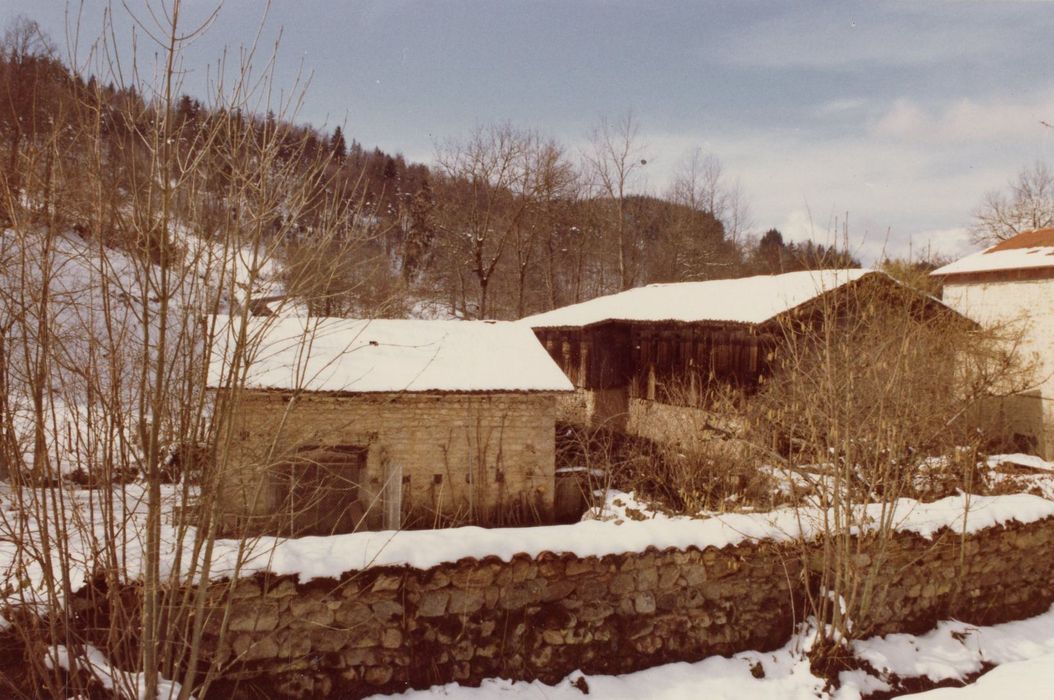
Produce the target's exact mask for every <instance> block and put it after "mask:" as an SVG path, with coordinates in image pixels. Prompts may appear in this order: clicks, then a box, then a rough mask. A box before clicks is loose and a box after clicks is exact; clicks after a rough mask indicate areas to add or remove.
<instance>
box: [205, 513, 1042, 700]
mask: <svg viewBox="0 0 1054 700" xmlns="http://www.w3.org/2000/svg"><path fill="white" fill-rule="evenodd" d="M865 544H866V546H864V547H862V548H861V551H860V554H859V555H858V556H857V557H856V558H855V560H854V562H855V564H856V565H858V567H859V570H860V572H862V573H866V572H868V571H875V572H877V576H876V577H875V579H874V580H873V581H872V583H873V584H874V591H875V595H874V602H873V604H872V605H871V606H869V609H870V614H869V617H868V618H867V619H866V620H860V621H859V624H861V625H864V626H865V627H866V629H868V630H870V631H871V633H886V632H892V631H921V630H924V629H928V628H930V627H932V626H933V623H934V622H936V621H937V620H940V619H945V618H948V617H956V618H958V619H962V620H966V621H970V622H975V623H978V624H990V623H994V622H998V621H1004V620H1010V619H1017V618H1021V617H1027V616H1029V615H1032V614H1037V613H1039V612H1041V611H1043V610H1046V609H1047V608H1048V607H1049V606H1050V604H1051V603H1052V602H1054V556H1051V555H1052V554H1054V519H1048V520H1045V521H1040V522H1036V523H1032V524H1029V525H1019V524H1011V525H1010V526H1007V527H994V528H990V529H987V530H984V531H982V532H980V533H978V534H976V535H971V536H969V537H967V538H965V540H964V539H962V538H961V537H960V535H959V534H957V533H953V532H950V531H943V532H942V533H940V534H939V535H938V536H937V537H935V538H934V539H933V540H928V539H924V538H921V537H918V536H916V535H912V534H899V535H897V536H896V537H895V538H894V539H893V540H892V541H891V542H888V543H886V546H882V547H879V545H878V543H877V542H875V543H865ZM876 564H877V565H876ZM820 567H821V559H820V554H819V550H818V549H816V548H814V549H811V550H808V551H804V552H803V550H802V549H801V548H800V547H799V546H796V545H794V544H776V543H771V542H761V543H744V544H741V545H739V546H734V547H726V548H724V549H720V550H719V549H715V548H707V549H705V550H702V551H700V550H698V549H688V550H683V551H682V550H666V551H657V550H654V549H653V550H649V551H645V552H643V553H626V554H620V555H611V556H605V557H599V558H598V557H584V558H580V557H576V556H572V555H555V554H551V553H543V554H541V555H539V556H537V557H529V556H526V555H520V556H517V557H515V558H513V559H512V561H509V562H504V561H501V560H499V559H497V558H494V557H491V558H484V559H482V560H476V559H465V560H462V561H459V562H456V563H450V564H443V565H440V566H436V567H434V568H431V569H428V570H417V569H412V568H382V569H367V570H365V571H360V572H348V573H346V574H344V575H343V576H342V577H341V579H340V580H331V579H328V580H314V581H311V582H308V583H303V584H301V583H297V581H296V579H295V578H292V577H279V576H270V575H258V576H256V577H254V578H249V579H243V580H240V581H238V582H236V584H235V586H234V588H233V589H230V587H229V586H217V588H216V590H215V593H216V595H215V596H214V603H215V608H214V609H213V615H212V617H210V619H209V621H208V624H207V633H208V644H207V645H206V646H208V648H209V650H210V652H209V653H210V655H211V657H212V659H213V660H214V661H216V662H219V663H220V664H221V665H223V666H224V667H226V668H227V669H228V670H227V671H225V672H224V674H223V676H224V679H225V680H224V682H225V683H232V684H233V683H235V682H238V681H244V680H247V679H253V680H254V683H252V684H251V685H252V687H255V688H257V689H258V688H260V687H263V686H266V687H267V688H268V689H269V691H270V692H273V693H275V694H277V695H288V696H300V697H315V696H324V695H332V696H339V697H360V696H363V695H367V694H370V693H373V692H378V691H393V690H398V689H405V688H407V687H416V688H421V687H428V686H430V685H434V684H440V683H448V682H451V681H459V682H463V683H474V682H478V681H479V680H480V679H482V678H486V677H494V676H500V677H505V678H512V679H541V680H543V681H547V682H554V681H557V680H559V679H561V678H563V677H564V676H566V675H567V674H568V673H570V672H572V671H574V670H575V669H582V670H583V671H585V672H587V673H625V672H629V671H633V670H637V669H641V668H646V667H649V666H654V665H656V664H661V663H667V662H672V661H691V660H697V659H701V658H703V657H706V656H710V655H714V654H722V655H728V654H733V653H735V652H738V651H743V650H747V649H759V650H766V649H773V648H776V647H779V646H781V645H782V644H784V643H785V642H786V641H787V640H788V638H789V637H790V635H791V633H792V630H793V627H794V625H795V623H796V622H800V621H802V619H803V617H804V616H805V615H807V613H808V610H807V607H806V602H805V601H806V591H807V590H808V589H809V587H810V586H812V585H813V584H812V583H811V582H813V581H815V576H814V575H813V574H815V572H816V571H818V570H819V569H820ZM229 591H232V592H230V593H229ZM227 595H232V596H233V605H232V607H231V608H230V610H229V613H230V615H229V631H228V633H227V634H226V635H225V638H224V640H223V642H222V644H217V641H218V640H217V633H218V631H219V629H220V620H221V618H222V614H223V611H224V605H223V601H224V600H225V599H226V596H227Z"/></svg>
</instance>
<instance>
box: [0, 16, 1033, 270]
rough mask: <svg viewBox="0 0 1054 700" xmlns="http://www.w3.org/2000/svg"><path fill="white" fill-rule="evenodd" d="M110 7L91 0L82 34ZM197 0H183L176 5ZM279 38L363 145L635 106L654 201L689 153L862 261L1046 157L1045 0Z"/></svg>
mask: <svg viewBox="0 0 1054 700" xmlns="http://www.w3.org/2000/svg"><path fill="white" fill-rule="evenodd" d="M126 3H127V4H128V6H129V7H130V8H132V9H133V10H136V11H138V12H141V13H142V12H144V10H143V8H144V7H145V6H146V5H145V2H144V0H126ZM104 4H105V3H103V2H101V0H85V3H84V9H83V20H82V26H83V27H84V32H83V33H84V34H89V33H91V32H93V31H95V30H96V29H97V27H98V26H99V25H100V22H101V19H100V18H101V10H100V7H101V6H103V5H104ZM213 6H214V0H187V10H188V13H189V14H190V15H192V16H198V17H200V16H202V15H203V14H205V13H207V11H208V10H209V9H210V8H212V7H213ZM117 7H118V8H120V7H121V5H120V3H117ZM263 8H264V3H263V2H256V1H252V0H228V1H227V2H226V3H224V4H223V6H222V8H221V9H220V12H219V15H218V17H217V19H216V21H215V23H214V25H213V26H212V28H211V30H210V31H209V33H207V34H206V35H204V36H203V37H202V38H200V39H198V40H196V42H195V43H194V44H193V45H192V47H191V49H190V52H189V53H188V55H187V58H186V62H185V68H186V69H187V70H188V71H189V73H188V77H187V86H188V90H190V91H194V90H195V89H197V88H196V87H195V86H199V85H201V84H203V82H204V80H205V75H206V71H205V66H206V65H208V64H209V63H210V62H214V61H215V60H216V58H217V57H218V56H219V55H220V52H221V50H222V48H223V46H224V45H228V46H230V47H233V48H236V47H238V46H240V45H245V44H248V43H250V42H251V41H252V40H253V37H254V36H255V35H256V34H257V31H258V30H260V29H261V16H262V10H263ZM120 12H123V10H121V11H120ZM16 14H23V15H26V16H29V17H31V18H34V19H36V20H37V21H38V22H40V23H41V25H42V26H44V28H45V29H46V30H47V31H49V32H50V33H51V34H52V36H53V37H55V38H56V39H57V43H59V44H63V43H64V37H65V35H66V24H67V23H66V15H67V10H66V6H65V4H64V3H63V2H62V1H61V0H44V1H42V0H5V2H4V3H3V6H2V7H0V20H3V21H4V23H5V24H6V23H7V21H8V20H9V19H10V18H11V17H12V16H14V15H16ZM144 16H145V15H144ZM192 19H193V17H192ZM126 26H127V25H126V24H119V27H121V29H119V31H118V35H119V41H124V42H126V43H130V39H129V38H128V37H130V33H128V32H127V31H125V27H126ZM279 33H280V34H281V42H280V49H279V54H278V70H277V75H278V81H277V82H278V85H279V86H282V87H285V88H286V89H287V90H288V88H289V86H291V85H292V84H293V81H294V79H295V77H296V75H297V72H298V71H299V70H301V69H303V70H304V71H305V72H306V73H307V74H310V75H311V83H310V87H309V89H308V92H307V97H306V100H305V102H304V104H303V107H302V109H301V111H300V119H301V120H302V121H310V122H312V123H314V124H316V125H322V124H326V125H328V126H329V127H330V128H331V127H332V126H333V125H336V124H342V125H345V128H346V130H347V132H348V134H349V135H350V136H351V137H354V138H356V139H357V140H358V141H360V142H361V143H363V144H364V145H366V146H367V147H370V146H373V145H377V146H380V147H381V148H383V149H385V150H389V151H398V152H402V153H403V154H405V155H406V156H407V157H408V158H410V159H412V160H422V161H428V160H430V159H431V157H432V153H433V149H434V145H435V144H436V143H437V142H441V141H442V140H444V139H446V138H449V137H456V136H458V135H462V134H464V133H466V132H467V131H468V130H470V129H471V128H472V127H473V126H475V125H477V124H485V123H489V122H493V121H504V120H510V121H512V122H514V123H516V124H517V125H521V126H524V127H532V128H536V129H539V130H540V131H542V132H544V133H547V134H549V135H552V136H554V137H556V138H558V139H559V140H561V141H563V142H564V143H565V144H567V145H568V146H569V147H571V148H580V147H583V146H584V144H585V142H586V141H587V138H588V133H589V130H590V128H591V125H593V124H595V123H596V122H597V121H598V120H599V119H600V118H601V117H602V116H605V115H607V116H608V117H612V118H617V117H618V116H620V115H622V114H625V113H626V111H627V110H632V111H633V113H634V114H635V116H636V117H637V119H638V120H639V122H640V124H641V135H642V140H643V141H644V143H645V144H646V151H647V159H648V164H647V166H646V168H645V173H646V175H647V181H646V183H645V184H644V186H645V187H646V188H648V189H649V190H650V191H652V192H661V191H662V190H663V189H664V187H665V186H666V183H667V182H668V181H669V178H670V176H671V174H672V173H673V172H674V171H675V169H676V167H677V164H678V162H679V161H680V160H681V159H682V158H683V157H684V155H685V153H687V152H689V151H690V150H692V149H694V148H698V147H701V148H703V149H704V150H706V151H708V152H711V153H713V154H715V155H716V156H718V157H719V158H720V159H721V161H722V162H723V163H724V166H725V169H726V171H727V172H728V173H729V174H731V175H732V176H734V177H737V178H738V179H739V181H740V183H741V186H742V188H743V190H744V191H745V193H746V196H747V200H748V203H749V205H750V209H751V220H752V222H753V225H754V228H755V229H756V230H758V231H763V230H765V229H767V228H769V227H772V226H775V227H777V228H779V229H780V230H781V231H783V233H784V235H785V236H786V237H787V238H790V239H803V238H810V237H811V238H814V239H816V240H820V241H825V242H829V241H830V240H831V235H832V233H831V232H832V230H833V229H834V226H835V220H836V218H837V220H838V222H839V224H838V225H839V226H841V222H842V219H843V217H844V216H845V215H846V213H848V217H849V232H850V242H851V245H852V246H853V248H854V249H855V251H856V252H857V253H858V254H860V255H861V256H862V257H864V258H865V260H873V259H874V258H875V257H876V256H877V255H879V254H880V253H881V252H882V251H883V250H885V251H887V252H888V253H890V254H897V255H903V254H906V253H907V252H908V250H909V248H910V249H911V250H913V251H914V252H915V253H919V252H920V251H925V250H926V249H927V247H928V246H932V248H933V249H934V250H936V251H937V252H941V253H945V254H955V253H959V252H963V251H964V250H967V249H968V245H967V244H966V242H965V235H964V229H965V227H966V226H968V225H969V223H970V219H971V212H972V210H973V209H975V208H976V206H977V205H978V204H979V202H980V201H981V200H982V198H983V196H984V193H985V192H986V191H989V190H992V189H999V188H1002V187H1005V186H1006V185H1007V183H1008V181H1009V180H1010V179H1012V178H1013V177H1014V175H1015V173H1016V172H1017V171H1018V170H1019V169H1020V168H1021V167H1023V166H1026V165H1029V164H1031V163H1033V162H1035V161H1036V160H1045V161H1049V162H1054V129H1051V128H1048V127H1045V126H1043V125H1042V124H1041V121H1048V122H1051V123H1054V74H1052V71H1054V42H1052V41H1051V40H1050V37H1051V36H1054V4H1047V3H1045V2H1021V3H1014V2H991V3H985V2H931V3H917V2H910V3H888V2H885V3H875V2H840V3H831V2H795V3H787V2H746V1H730V2H691V3H676V2H616V1H613V0H611V1H604V2H599V1H597V2H588V1H584V0H580V1H577V2H565V1H559V2H546V1H543V0H532V1H526V0H525V1H522V2H499V1H498V0H491V1H489V2H463V1H459V2H410V1H401V0H386V1H381V2H352V1H350V0H349V1H347V2H345V1H339V2H338V1H337V0H329V1H327V2H322V1H321V0H300V1H297V2H293V1H291V0H275V2H274V3H273V6H272V7H271V10H270V13H269V14H268V15H267V17H266V19H264V20H263V24H262V34H261V36H262V38H263V40H264V43H266V44H270V43H272V42H273V41H274V40H275V38H276V37H278V36H279ZM144 44H145V42H141V45H144Z"/></svg>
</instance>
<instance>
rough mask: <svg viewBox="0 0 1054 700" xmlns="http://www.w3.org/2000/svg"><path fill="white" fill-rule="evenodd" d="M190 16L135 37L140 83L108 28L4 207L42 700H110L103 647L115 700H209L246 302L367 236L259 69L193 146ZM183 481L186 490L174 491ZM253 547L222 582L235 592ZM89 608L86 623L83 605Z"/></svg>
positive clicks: (14, 469)
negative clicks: (285, 258)
mask: <svg viewBox="0 0 1054 700" xmlns="http://www.w3.org/2000/svg"><path fill="white" fill-rule="evenodd" d="M181 9H183V7H182V5H181V3H180V2H179V1H178V0H173V2H171V3H168V4H166V5H165V7H164V10H165V11H164V12H160V13H157V14H150V13H147V14H146V15H144V16H142V17H134V18H133V20H134V22H135V23H136V26H137V27H138V31H140V32H142V35H143V36H144V37H145V39H144V41H145V42H146V44H148V45H149V52H148V53H149V54H150V55H151V56H152V57H153V58H154V60H156V61H157V64H156V71H150V70H145V66H141V65H139V64H138V60H139V58H140V57H138V56H137V58H136V61H137V63H136V65H135V66H134V69H129V67H128V66H122V65H120V64H119V63H117V61H118V58H117V57H118V56H119V55H121V54H120V52H118V51H116V47H114V46H113V45H112V43H110V42H112V41H113V38H114V34H113V32H112V28H111V31H109V32H108V33H107V34H106V37H104V39H102V40H101V41H100V42H99V44H97V46H98V51H97V52H95V53H94V54H93V55H92V56H91V57H90V58H88V59H86V62H85V65H84V66H81V67H80V72H81V74H87V73H89V72H90V73H91V74H93V75H96V76H104V77H103V78H102V79H100V80H98V81H83V80H78V79H76V76H70V75H69V74H64V75H63V76H62V78H63V80H62V81H59V82H56V83H55V84H58V85H62V86H66V87H67V88H68V89H69V91H70V92H69V93H68V94H70V95H74V96H75V97H74V98H72V99H69V100H68V103H69V108H68V110H67V109H66V108H64V109H62V110H57V111H54V112H53V115H52V116H53V119H52V120H51V121H50V122H48V123H47V128H46V129H45V128H41V129H40V130H39V131H38V132H37V133H36V134H35V136H34V139H33V141H32V143H31V144H30V141H29V140H28V139H27V138H25V137H23V138H22V139H21V141H20V145H19V147H18V149H17V150H18V152H17V158H16V160H17V168H18V173H19V175H20V176H21V179H20V182H21V184H20V186H19V187H17V188H11V187H7V188H5V189H4V191H3V192H0V196H2V199H0V206H2V208H3V214H4V218H5V219H6V220H7V222H8V226H6V227H5V229H6V230H4V231H2V232H0V269H2V274H0V328H3V329H4V330H5V333H4V336H3V342H2V343H0V357H2V359H3V362H2V363H0V390H2V392H3V396H2V401H0V405H2V407H3V414H2V415H0V423H2V425H0V436H2V439H0V450H2V453H0V462H3V464H4V465H6V466H7V467H8V468H9V470H10V472H11V479H12V483H11V486H10V501H11V504H12V506H11V508H5V509H3V510H0V540H2V541H3V542H5V543H17V545H16V547H15V550H14V552H13V553H11V554H10V557H8V559H7V561H6V562H5V563H7V564H8V565H9V567H8V568H7V569H6V570H5V571H4V572H3V585H2V586H0V587H2V588H3V589H4V591H5V592H6V593H5V596H4V598H3V600H2V601H0V607H2V608H3V613H4V615H5V618H6V619H9V620H17V622H16V624H15V625H14V628H13V629H14V630H15V634H17V635H18V636H19V637H20V638H21V640H22V642H23V646H24V648H25V649H26V650H27V652H26V653H27V658H26V662H27V663H26V669H25V673H26V676H27V679H28V681H27V686H26V687H27V689H29V690H27V692H34V690H32V689H39V692H40V694H41V695H44V696H49V697H69V696H75V695H85V696H86V695H88V694H90V693H92V692H95V691H94V690H92V682H93V681H92V679H93V678H94V677H95V675H96V673H97V671H98V670H99V661H98V659H97V658H95V660H93V657H92V655H91V653H89V651H88V649H89V648H90V647H95V649H96V650H97V653H99V654H101V655H102V656H103V657H104V658H105V659H106V662H105V663H106V664H107V665H108V668H107V669H105V671H106V673H107V674H108V675H109V676H110V677H111V678H112V679H113V683H114V684H115V685H116V686H117V688H116V689H115V694H117V695H119V696H122V697H138V696H144V697H150V698H155V697H159V693H161V694H162V695H168V696H170V697H175V696H176V695H177V694H178V696H179V697H180V698H187V697H189V696H190V695H191V693H194V694H204V693H205V692H206V691H207V689H208V686H209V685H210V683H211V682H212V681H213V680H214V679H215V678H216V676H217V675H218V674H220V673H222V671H223V666H222V665H221V663H220V662H219V661H216V660H215V659H207V658H206V657H205V656H204V653H203V647H202V638H203V634H204V628H205V626H206V625H212V626H215V627H217V628H218V630H219V632H218V634H219V643H220V644H221V645H222V644H223V643H224V639H226V633H227V625H228V622H229V615H228V613H229V610H228V609H226V608H225V607H223V606H219V607H218V608H217V607H214V606H213V604H212V602H211V601H209V599H208V598H207V594H208V591H209V585H208V584H209V583H210V582H211V581H212V579H213V578H214V577H215V573H216V572H215V571H214V568H213V567H214V558H213V555H214V553H215V550H216V547H217V541H218V535H219V533H220V532H221V529H222V527H223V525H224V512H225V507H226V506H225V503H224V500H223V498H224V497H223V494H222V488H221V485H222V484H223V483H224V475H225V473H226V470H227V469H228V468H229V465H228V464H226V463H225V460H226V457H225V455H226V454H227V452H228V450H227V449H225V446H229V444H230V442H231V441H232V440H234V439H236V436H235V435H233V434H232V432H231V428H230V421H229V416H230V414H231V412H233V411H235V410H237V405H238V404H237V395H238V391H239V390H240V388H241V387H242V386H243V384H244V377H245V367H246V365H247V363H248V362H249V361H250V360H251V357H252V353H253V351H254V337H253V336H252V333H251V328H250V324H249V315H250V307H251V305H252V304H251V302H252V300H253V299H254V298H256V297H257V296H259V295H261V294H265V295H266V294H268V293H269V290H273V289H275V286H276V284H277V283H278V282H279V281H280V279H279V278H280V276H279V275H278V269H279V266H280V263H281V260H282V255H283V252H284V251H285V250H286V249H287V247H288V245H289V243H290V241H293V240H295V239H296V238H297V237H298V236H300V235H302V234H307V235H311V236H312V237H313V238H314V239H315V241H316V242H318V243H319V245H318V248H317V249H318V251H320V254H324V253H325V252H326V251H331V250H332V249H333V248H332V246H331V245H328V243H333V244H334V245H336V244H338V243H339V244H340V245H345V244H347V243H348V241H347V238H348V236H354V235H357V234H356V231H357V229H355V228H351V229H350V230H349V228H348V227H347V226H346V225H345V224H347V222H349V221H354V219H355V212H354V211H352V210H353V209H354V208H355V204H356V202H357V201H358V198H357V197H355V196H354V193H352V196H344V195H345V194H347V192H346V190H345V189H344V188H341V187H339V186H338V184H337V183H335V182H334V181H333V168H331V167H330V163H329V162H328V160H327V159H326V158H311V157H306V156H305V155H304V150H306V146H304V145H303V144H302V145H301V151H300V153H299V154H296V153H294V154H293V156H294V157H290V153H289V152H288V150H289V144H288V143H286V142H285V141H284V140H283V139H282V134H281V133H280V132H279V131H276V130H275V129H273V128H263V126H262V125H261V124H259V123H258V120H255V119H254V118H252V116H251V113H252V111H253V110H257V111H259V110H260V109H261V107H263V108H267V107H271V106H273V107H274V109H275V111H276V112H277V118H278V119H279V120H281V121H282V122H283V123H288V122H289V121H290V120H291V119H293V118H294V117H295V112H296V109H297V106H298V105H299V98H300V90H299V88H297V87H296V86H293V90H292V92H291V93H287V94H291V95H292V97H290V98H287V99H285V100H282V101H279V102H278V103H274V104H273V105H272V99H273V95H274V94H275V93H272V91H271V89H270V87H271V84H272V82H271V76H272V75H273V67H274V63H273V56H271V57H266V56H264V57H260V56H258V55H257V54H256V53H255V49H253V48H249V49H247V50H246V51H245V52H244V53H243V54H242V62H241V63H240V64H239V65H236V66H231V65H225V64H223V63H221V64H220V65H219V66H218V67H217V75H220V76H224V78H223V80H222V81H220V82H219V83H218V84H216V85H215V92H214V93H213V94H212V95H211V96H210V97H209V104H208V106H207V109H206V110H205V111H206V114H203V115H201V117H200V120H199V123H198V125H197V127H196V128H195V129H193V130H184V129H183V128H182V122H181V117H180V114H179V102H180V93H181V83H180V79H181V75H182V73H181V72H180V70H179V69H178V66H179V64H180V55H181V54H182V53H183V52H184V51H185V50H186V47H187V46H188V44H189V43H190V42H191V41H192V40H193V39H194V38H195V37H197V36H198V35H200V34H201V33H202V32H204V31H206V30H207V29H208V28H209V24H210V22H211V19H212V18H211V17H209V18H206V20H205V21H204V22H203V23H202V24H201V25H200V26H197V27H189V28H187V27H184V26H183V22H182V19H181ZM261 64H263V65H264V66H265V68H264V71H263V73H264V74H263V75H260V74H259V73H258V71H257V70H253V69H254V66H255V68H257V69H259V67H260V65H261ZM146 75H149V76H151V77H150V78H144V77H143V76H146ZM111 80H112V82H113V83H114V87H113V88H112V89H111V88H109V87H105V88H104V87H102V86H101V83H105V82H109V81H111ZM70 86H72V87H70ZM38 97H39V94H35V95H31V99H36V98H38ZM114 144H117V145H116V146H115V145H114ZM115 173H117V174H118V175H117V176H116V177H115V175H114V174H115ZM66 193H75V194H76V197H75V200H76V202H77V204H76V206H75V207H73V206H72V205H71V207H70V211H69V214H71V215H75V216H76V217H77V220H76V224H77V228H76V229H74V228H73V224H74V221H72V220H70V218H69V217H68V216H67V215H66V213H63V210H62V209H61V208H60V207H59V202H60V201H72V200H71V198H69V197H66V196H65V194H66ZM60 194H62V195H63V196H59V195H60ZM78 234H79V235H78ZM334 239H336V240H334ZM318 269H320V267H319V266H317V265H307V264H305V266H304V273H303V274H305V275H306V274H311V275H315V274H316V271H317V270H318ZM309 271H310V272H309ZM282 281H284V282H285V283H286V284H287V285H289V286H290V287H291V288H295V287H296V286H297V285H298V284H301V283H302V282H303V281H302V280H299V279H298V278H297V277H296V271H294V273H293V274H292V276H286V277H285V278H283V279H282ZM223 318H227V319H230V320H224V321H221V320H219V319H223ZM252 328H256V329H258V330H261V331H262V330H265V329H266V323H264V324H253V326H252ZM217 336H220V337H222V338H223V339H224V342H223V343H222V344H219V347H217V343H216V338H217ZM214 352H221V354H222V355H223V357H224V361H223V362H222V363H221V366H218V367H217V366H216V364H215V363H214V362H213V360H215V356H214ZM210 365H212V368H211V370H210ZM276 449H277V447H276ZM177 461H181V462H182V463H183V465H184V467H185V468H186V470H187V471H191V472H193V473H194V474H195V475H196V476H195V482H194V483H192V482H191V481H190V480H188V479H183V480H182V481H181V482H180V483H179V484H178V485H173V484H170V483H168V482H170V481H172V480H173V473H172V472H173V469H174V466H173V465H174V462H177ZM81 485H89V486H92V487H94V488H92V489H90V490H87V491H85V490H81V489H80V488H79V486H81ZM252 545H253V542H252V541H251V540H244V541H242V542H241V543H240V544H239V545H238V550H237V551H238V557H237V561H236V563H235V565H234V569H233V571H224V572H223V573H222V574H221V576H223V577H226V576H228V575H230V576H233V577H235V578H236V576H237V574H238V571H239V570H240V567H241V566H242V565H243V563H244V561H245V558H244V557H245V556H247V552H248V551H249V548H251V547H252ZM4 552H5V556H7V554H8V549H6V548H5V550H4ZM197 584H205V585H197ZM78 589H80V590H78ZM75 592H76V593H77V595H78V596H80V597H81V598H82V600H83V601H87V603H88V604H87V606H86V607H85V608H84V610H87V611H88V613H85V612H84V610H82V611H80V612H78V611H76V610H73V609H72V608H71V607H70V606H71V601H72V600H73V598H74V593H75ZM129 592H132V593H133V595H129ZM89 613H90V614H89ZM96 614H97V615H98V617H96V618H91V615H96ZM235 661H236V659H235ZM163 679H171V680H173V681H178V682H179V684H178V685H177V684H167V685H166V684H165V683H164V680H163ZM165 688H167V689H168V690H167V691H165V692H163V693H162V692H161V691H163V690H164V689H165Z"/></svg>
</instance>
